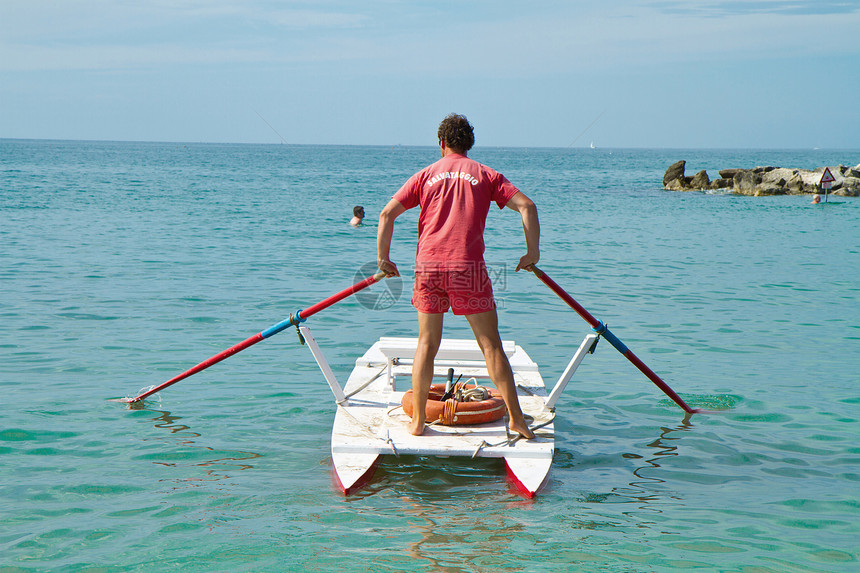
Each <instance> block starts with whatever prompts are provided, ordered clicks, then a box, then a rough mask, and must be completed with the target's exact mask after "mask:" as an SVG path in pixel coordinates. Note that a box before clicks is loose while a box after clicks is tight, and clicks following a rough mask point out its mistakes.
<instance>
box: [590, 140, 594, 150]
mask: <svg viewBox="0 0 860 573" xmlns="http://www.w3.org/2000/svg"><path fill="white" fill-rule="evenodd" d="M590 147H591V149H594V142H593V141H592V142H591V146H590Z"/></svg>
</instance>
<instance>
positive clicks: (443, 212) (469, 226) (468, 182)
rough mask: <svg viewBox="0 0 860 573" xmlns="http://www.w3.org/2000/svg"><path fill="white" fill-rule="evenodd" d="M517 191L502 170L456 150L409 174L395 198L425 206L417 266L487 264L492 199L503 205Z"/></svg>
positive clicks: (408, 205) (446, 267)
mask: <svg viewBox="0 0 860 573" xmlns="http://www.w3.org/2000/svg"><path fill="white" fill-rule="evenodd" d="M517 192H519V189H517V188H516V187H514V186H513V184H511V182H510V181H508V180H507V179H506V178H505V176H504V175H502V174H501V173H499V172H497V171H495V170H494V169H492V168H490V167H487V166H486V165H482V164H480V163H478V162H477V161H473V160H472V159H469V158H468V157H466V156H465V155H459V154H456V153H454V154H449V155H446V156H445V157H443V158H442V159H440V160H439V161H437V162H436V163H434V164H432V165H429V166H427V167H425V168H424V169H422V170H421V171H419V172H418V173H416V174H415V175H413V176H412V177H410V178H409V180H408V181H407V182H406V183H405V184H404V185H403V187H401V188H400V190H399V191H397V193H395V194H394V198H395V199H396V200H397V201H399V202H400V204H401V205H403V206H404V207H406V208H407V209H411V208H413V207H415V206H417V205H420V206H421V214H420V215H419V216H418V254H417V256H416V257H415V270H416V271H427V270H448V271H458V270H467V269H469V268H471V267H473V266H474V265H475V263H481V262H483V261H484V225H485V223H486V220H487V213H488V212H489V210H490V202H491V201H495V202H496V204H497V205H498V206H499V209H502V208H504V206H505V205H506V204H507V203H508V201H510V199H511V197H513V196H514V195H516V194H517Z"/></svg>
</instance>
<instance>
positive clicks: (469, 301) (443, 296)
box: [412, 264, 496, 315]
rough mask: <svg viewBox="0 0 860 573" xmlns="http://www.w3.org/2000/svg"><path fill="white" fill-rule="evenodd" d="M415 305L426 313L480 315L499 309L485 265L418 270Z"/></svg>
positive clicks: (413, 304) (413, 300)
mask: <svg viewBox="0 0 860 573" xmlns="http://www.w3.org/2000/svg"><path fill="white" fill-rule="evenodd" d="M412 306H414V307H415V308H416V309H417V310H418V312H423V313H425V314H440V313H444V312H448V309H449V308H450V309H452V310H453V311H454V314H459V315H466V314H478V313H479V312H487V311H488V310H493V309H495V308H496V301H495V300H494V299H493V285H492V283H491V282H490V276H489V274H488V273H487V267H486V266H485V265H483V264H482V265H475V267H474V268H472V269H469V270H465V271H427V272H425V271H415V285H414V287H413V289H412Z"/></svg>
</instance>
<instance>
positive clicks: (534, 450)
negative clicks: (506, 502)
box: [331, 338, 554, 496]
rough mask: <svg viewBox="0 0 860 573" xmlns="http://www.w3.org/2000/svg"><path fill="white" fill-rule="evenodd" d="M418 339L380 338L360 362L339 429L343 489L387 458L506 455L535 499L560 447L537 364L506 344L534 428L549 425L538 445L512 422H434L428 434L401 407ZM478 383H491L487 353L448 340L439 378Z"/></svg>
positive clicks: (336, 452)
mask: <svg viewBox="0 0 860 573" xmlns="http://www.w3.org/2000/svg"><path fill="white" fill-rule="evenodd" d="M416 343H417V339H415V338H381V339H379V340H378V341H377V342H376V343H374V344H373V346H371V347H370V349H368V351H367V352H366V353H365V354H364V355H363V356H362V357H360V358H359V359H358V360H356V366H355V369H354V370H353V371H352V374H351V375H350V377H349V379H348V380H347V383H346V385H345V387H344V389H343V391H344V394H345V396H346V397H347V399H346V400H345V401H342V402H341V403H340V404H338V408H337V413H336V415H335V421H334V426H333V429H332V444H331V448H332V458H333V460H334V464H335V470H336V472H337V476H338V479H339V480H340V483H341V487H342V488H343V489H344V491H346V492H349V491H350V489H351V488H352V487H358V486H359V485H360V484H359V483H358V482H360V481H361V478H362V477H363V476H364V475H365V474H366V473H367V472H368V468H372V465H373V464H375V463H376V460H377V458H378V456H380V455H395V456H399V455H406V454H411V455H426V456H442V457H445V456H468V457H493V458H504V459H505V462H506V465H507V467H508V472H509V474H512V477H513V478H514V480H515V483H517V487H519V488H520V489H521V490H522V491H523V492H524V493H526V494H527V495H529V496H531V495H534V492H536V491H537V489H538V488H539V487H540V485H541V484H542V483H543V481H544V480H545V479H546V476H547V473H548V472H549V467H550V465H551V463H552V456H553V450H554V436H553V432H554V428H553V423H552V417H553V414H552V412H551V411H549V410H547V409H546V408H545V399H546V396H547V394H546V388H545V386H544V383H543V380H542V378H541V376H540V373H539V372H538V366H537V364H535V363H534V362H533V361H532V360H531V358H529V356H528V355H527V354H526V353H525V351H524V350H523V349H522V348H521V347H520V346H517V345H516V344H515V343H514V342H513V341H505V342H504V349H505V353H506V354H507V355H508V358H509V360H510V362H511V367H512V369H513V372H514V381H515V382H516V384H517V391H518V394H519V399H520V405H521V407H522V409H523V412H524V414H525V415H526V417H527V420H528V421H529V423H530V425H532V426H535V425H542V426H541V427H540V428H538V429H537V430H536V432H535V433H536V437H535V439H534V440H524V439H517V436H516V434H514V435H510V434H509V433H508V432H507V430H506V425H505V420H504V419H501V420H498V421H496V422H489V423H486V424H480V425H474V426H442V425H440V424H431V425H428V426H427V428H426V429H425V431H424V434H423V435H421V436H413V435H411V434H410V433H409V431H408V423H409V416H407V415H406V414H405V413H404V412H403V409H402V407H401V405H400V401H401V398H402V397H403V394H404V392H405V391H406V390H408V389H409V388H411V384H412V357H413V355H414V353H415V346H416ZM448 368H453V369H454V376H455V379H456V378H457V377H458V376H460V375H462V377H461V380H462V381H465V380H468V379H470V378H473V377H474V378H475V379H476V380H477V383H478V384H480V385H487V386H492V382H491V381H490V380H489V376H488V375H487V369H486V365H485V363H484V360H483V355H482V354H481V351H480V349H479V348H478V345H477V343H476V342H475V341H474V340H458V339H444V340H443V342H442V345H441V347H440V349H439V353H438V354H437V356H436V360H435V362H434V378H435V377H438V378H439V379H440V381H442V380H444V378H445V376H446V374H447V371H448Z"/></svg>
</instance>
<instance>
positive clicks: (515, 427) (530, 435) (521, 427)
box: [509, 420, 535, 440]
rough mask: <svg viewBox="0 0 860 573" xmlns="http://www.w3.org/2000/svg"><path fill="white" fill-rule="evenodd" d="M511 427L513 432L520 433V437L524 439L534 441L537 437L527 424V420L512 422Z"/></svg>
mask: <svg viewBox="0 0 860 573" xmlns="http://www.w3.org/2000/svg"><path fill="white" fill-rule="evenodd" d="M509 427H510V429H511V431H512V432H516V433H518V434H519V435H520V436H522V437H524V438H525V439H527V440H533V439H534V437H535V433H534V432H532V431H531V430H530V429H529V425H528V424H527V423H526V421H525V420H522V421H519V422H513V421H511V423H510V426H509Z"/></svg>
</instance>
